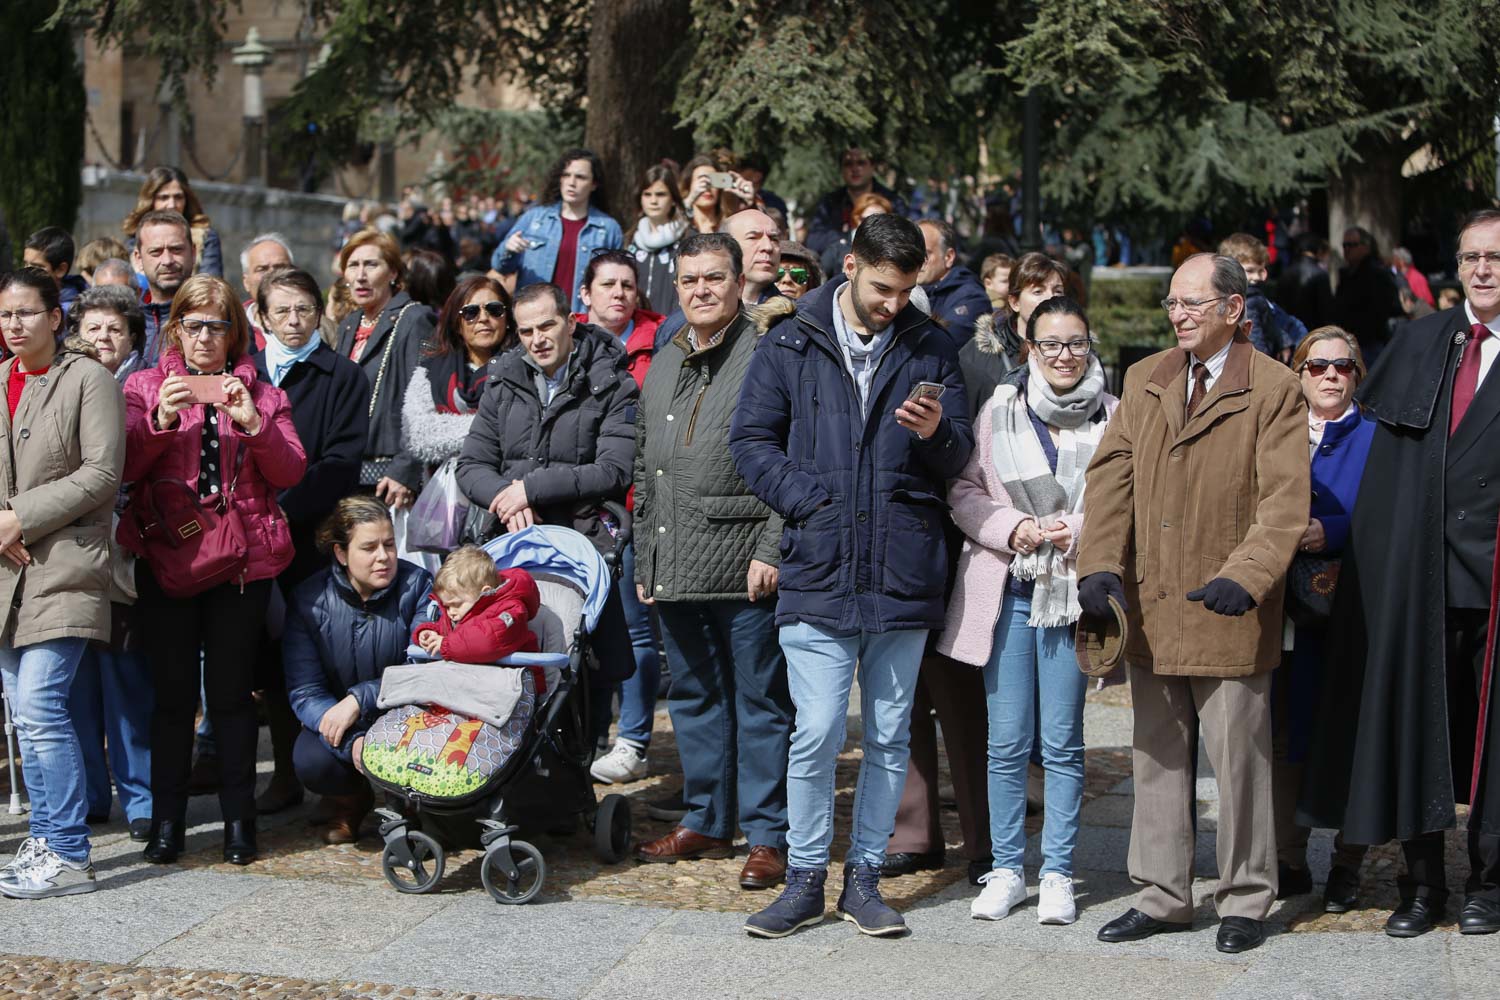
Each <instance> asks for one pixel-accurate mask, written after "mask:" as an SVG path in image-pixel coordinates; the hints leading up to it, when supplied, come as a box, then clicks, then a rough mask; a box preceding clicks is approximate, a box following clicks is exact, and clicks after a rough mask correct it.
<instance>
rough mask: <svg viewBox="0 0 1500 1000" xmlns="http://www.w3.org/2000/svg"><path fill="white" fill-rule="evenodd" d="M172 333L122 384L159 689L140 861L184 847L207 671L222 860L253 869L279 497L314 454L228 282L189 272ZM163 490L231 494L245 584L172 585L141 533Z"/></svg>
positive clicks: (128, 520) (204, 496)
mask: <svg viewBox="0 0 1500 1000" xmlns="http://www.w3.org/2000/svg"><path fill="white" fill-rule="evenodd" d="M162 332H163V336H164V337H165V338H166V340H164V342H163V343H164V349H163V351H162V355H161V360H160V362H158V364H157V365H156V367H154V368H148V369H145V370H143V371H138V372H136V373H135V374H134V375H131V376H130V378H129V379H128V380H127V381H126V383H125V435H126V436H125V480H126V481H127V482H129V483H131V484H132V488H131V491H130V500H129V503H128V504H127V505H126V508H125V510H124V512H123V513H122V515H121V517H120V532H119V534H120V541H121V542H122V543H123V544H124V545H125V546H126V547H127V548H129V549H131V550H132V551H134V552H135V554H136V555H137V556H139V557H140V558H139V559H138V560H137V562H136V587H137V589H138V590H139V592H140V599H139V607H140V610H141V615H142V626H143V632H144V636H145V647H146V658H147V659H148V660H149V661H150V664H151V674H152V678H153V680H154V682H155V688H156V713H155V716H154V718H153V719H152V722H151V794H152V809H151V833H150V839H149V842H148V843H147V844H146V850H145V852H144V853H145V857H146V860H148V861H153V862H156V863H157V864H166V863H168V862H171V861H175V860H176V859H177V856H178V855H179V854H181V853H182V849H183V837H184V834H185V833H186V832H187V830H186V822H185V819H186V816H185V814H186V812H187V800H188V791H187V789H188V773H189V771H190V769H191V764H192V750H193V716H194V711H195V709H196V707H197V703H198V690H199V670H200V663H201V665H202V666H201V670H202V678H203V690H204V691H205V693H206V700H207V705H205V706H204V708H205V711H207V713H208V717H209V720H210V721H211V722H212V723H213V728H214V733H215V734H216V735H217V737H218V745H219V768H220V788H219V808H220V809H221V811H222V814H223V817H224V860H225V861H228V862H230V863H231V864H238V865H245V864H249V863H250V862H251V861H252V860H254V858H255V853H256V844H255V743H256V723H255V703H254V701H253V700H252V699H251V692H252V691H253V690H254V689H255V660H256V656H257V655H258V653H259V651H260V636H261V632H262V630H263V628H264V625H265V618H266V606H267V601H268V600H269V598H270V594H271V583H272V580H273V579H274V578H275V577H276V575H277V574H278V573H280V572H281V571H282V570H284V569H286V567H287V564H289V563H290V562H291V561H292V538H291V531H290V529H289V528H288V526H287V520H286V515H285V514H283V513H282V511H281V508H280V507H279V506H278V505H277V502H276V496H277V494H278V492H279V491H281V490H284V489H286V488H288V487H290V486H293V485H295V484H296V483H297V482H298V481H299V480H300V479H301V478H302V474H303V472H304V471H305V470H306V468H307V456H306V454H305V453H304V451H303V448H302V442H301V441H300V440H298V438H297V430H296V428H295V427H294V426H293V425H292V410H291V404H290V403H289V402H288V401H287V395H286V393H284V392H282V391H281V390H280V389H278V388H276V387H275V386H273V385H271V384H270V383H269V382H261V381H259V380H257V378H256V374H255V365H254V363H253V362H252V361H251V359H250V356H249V353H248V351H249V346H250V324H249V322H248V321H247V320H246V318H245V310H244V309H243V308H241V306H240V303H239V300H238V298H236V296H235V295H234V292H233V290H232V289H230V287H229V286H228V285H227V284H225V283H224V282H223V281H222V280H220V279H219V278H214V277H210V276H208V275H201V274H200V275H196V276H194V277H192V278H189V279H188V280H187V281H186V282H184V283H183V285H182V287H181V288H180V289H178V291H177V294H176V295H175V296H174V297H173V299H172V313H171V316H170V318H169V319H168V321H167V326H166V327H165V329H164V330H163V331H162ZM205 376H207V378H205ZM200 396H201V397H203V398H201V399H200ZM167 483H172V484H175V485H174V486H173V487H172V489H177V490H179V491H180V492H182V493H186V492H188V491H191V495H192V496H196V497H197V498H198V501H199V504H200V505H202V506H204V507H210V506H214V505H216V504H217V503H222V502H224V500H223V498H225V497H228V503H230V504H232V505H233V508H234V510H235V511H236V512H237V513H238V514H239V519H240V522H241V524H242V525H243V526H244V532H245V541H246V549H247V555H248V559H247V562H246V563H245V565H244V568H243V569H242V570H241V572H240V573H239V575H238V576H237V577H236V578H234V579H232V580H228V581H226V582H223V583H219V584H217V585H215V586H211V587H208V588H206V589H203V590H200V591H197V592H195V593H192V594H191V595H190V596H184V593H183V592H182V588H173V589H175V590H176V591H177V592H175V593H168V588H164V587H163V584H162V580H161V579H160V578H161V577H162V576H163V569H164V567H163V566H159V565H156V564H154V562H153V555H154V553H153V551H152V550H151V549H150V548H148V547H146V546H145V545H144V544H143V542H142V534H141V531H142V528H143V527H145V528H146V530H147V531H148V533H149V531H150V530H151V529H150V527H149V526H151V525H153V523H154V522H155V521H156V517H155V515H154V513H153V511H152V509H151V508H152V501H151V499H150V498H151V497H152V496H153V495H154V496H155V497H156V498H157V499H158V505H159V503H160V502H165V500H166V496H167V494H168V493H169V492H170V490H162V489H161V486H162V485H163V484H167ZM200 530H201V529H200Z"/></svg>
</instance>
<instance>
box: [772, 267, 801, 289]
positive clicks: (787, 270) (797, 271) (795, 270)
mask: <svg viewBox="0 0 1500 1000" xmlns="http://www.w3.org/2000/svg"><path fill="white" fill-rule="evenodd" d="M789 274H790V275H791V276H792V280H793V281H795V282H796V283H797V284H799V285H805V284H807V268H805V267H778V268H777V269H776V280H777V281H780V280H781V279H782V278H785V277H786V276H787V275H789Z"/></svg>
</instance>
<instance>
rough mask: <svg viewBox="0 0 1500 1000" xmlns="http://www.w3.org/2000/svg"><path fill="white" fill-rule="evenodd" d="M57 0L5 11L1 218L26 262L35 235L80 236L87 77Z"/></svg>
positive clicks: (15, 1) (0, 56) (15, 3)
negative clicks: (50, 230)
mask: <svg viewBox="0 0 1500 1000" xmlns="http://www.w3.org/2000/svg"><path fill="white" fill-rule="evenodd" d="M56 6H57V4H56V2H55V0H6V2H5V3H3V4H0V94H4V95H5V97H4V100H3V101H0V164H4V167H3V169H0V215H3V216H4V219H5V229H6V230H8V232H9V236H10V239H11V241H12V243H13V246H14V249H15V260H17V261H19V260H20V259H21V247H22V245H23V244H24V243H25V241H26V236H27V234H29V233H32V232H35V231H36V230H38V229H40V228H42V227H43V226H62V227H63V228H65V229H72V227H73V223H74V222H75V221H76V220H77V218H78V206H79V204H80V203H81V200H82V190H83V186H82V181H81V178H80V175H79V168H80V167H81V166H82V164H83V110H84V93H83V73H82V71H81V69H80V68H79V65H78V58H77V55H76V53H75V52H74V49H73V38H72V35H71V33H70V32H69V31H68V30H67V29H66V28H65V27H50V28H44V25H46V23H47V20H48V18H49V17H50V16H51V15H52V13H53V9H54V8H55V7H56Z"/></svg>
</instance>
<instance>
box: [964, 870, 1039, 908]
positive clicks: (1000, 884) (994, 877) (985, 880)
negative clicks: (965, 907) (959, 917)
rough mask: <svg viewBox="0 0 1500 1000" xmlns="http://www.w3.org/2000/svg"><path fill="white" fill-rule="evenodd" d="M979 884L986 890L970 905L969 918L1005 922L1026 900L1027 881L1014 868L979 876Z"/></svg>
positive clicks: (982, 890)
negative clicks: (1012, 911)
mask: <svg viewBox="0 0 1500 1000" xmlns="http://www.w3.org/2000/svg"><path fill="white" fill-rule="evenodd" d="M979 884H980V885H982V886H984V888H983V889H981V890H980V891H979V896H978V898H976V899H975V900H974V902H972V903H970V904H969V916H971V917H973V918H974V919H975V920H1004V919H1005V918H1006V916H1007V915H1009V913H1010V911H1011V910H1012V909H1014V908H1015V906H1016V904H1017V903H1020V902H1022V901H1023V900H1025V899H1026V880H1025V879H1023V878H1022V877H1021V873H1020V872H1018V871H1016V870H1015V869H1014V868H996V869H995V870H994V871H992V872H988V873H987V874H984V875H981V876H979Z"/></svg>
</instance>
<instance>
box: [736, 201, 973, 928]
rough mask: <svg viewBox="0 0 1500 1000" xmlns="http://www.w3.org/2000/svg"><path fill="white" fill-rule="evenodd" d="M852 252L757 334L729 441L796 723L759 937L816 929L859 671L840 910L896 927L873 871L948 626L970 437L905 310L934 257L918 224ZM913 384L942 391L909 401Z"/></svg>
mask: <svg viewBox="0 0 1500 1000" xmlns="http://www.w3.org/2000/svg"><path fill="white" fill-rule="evenodd" d="M852 250H853V252H852V253H851V254H850V255H849V257H848V258H846V260H845V265H844V277H845V278H846V279H847V280H840V281H837V282H834V283H832V284H828V285H825V286H823V287H822V288H819V289H817V290H816V291H814V292H812V293H809V294H808V295H806V296H804V297H803V298H802V300H801V301H800V302H799V303H798V308H797V312H796V314H795V315H794V316H792V317H788V318H787V319H785V320H783V321H782V322H781V323H779V324H777V325H776V326H774V327H772V328H771V330H770V331H769V332H768V333H767V334H766V337H765V339H764V341H763V342H762V343H761V345H760V347H759V349H757V351H756V354H755V358H754V360H752V361H751V363H750V370H749V372H748V373H747V374H746V376H745V380H744V383H743V388H742V389H741V393H740V402H739V406H738V408H737V409H736V411H735V416H734V422H733V424H732V427H731V431H730V436H729V441H730V445H729V447H730V450H731V452H732V453H733V455H734V460H735V466H736V467H737V468H738V470H739V472H740V475H741V476H743V477H744V479H745V482H746V484H747V485H748V486H749V487H750V489H751V490H752V491H753V492H754V493H755V494H756V496H758V497H760V498H761V499H762V500H764V501H765V502H766V504H768V505H769V506H770V507H771V508H772V509H773V510H775V511H776V512H777V513H778V514H781V515H782V516H783V517H784V518H785V520H786V528H785V531H784V532H783V535H782V540H781V577H780V597H779V600H778V602H777V606H776V624H777V625H778V626H779V627H780V638H781V647H782V650H783V651H784V652H785V653H786V659H787V669H788V677H789V681H790V687H791V692H792V700H793V702H794V703H795V705H796V708H797V721H796V730H795V732H794V733H793V735H792V746H791V752H790V754H789V758H788V768H787V772H788V773H787V809H788V817H787V818H788V822H789V826H790V829H789V831H788V834H787V846H788V857H787V864H788V868H787V875H786V879H787V885H786V891H785V892H783V893H782V896H781V898H780V899H778V900H777V901H776V902H775V903H773V904H772V905H771V906H770V907H768V908H767V909H765V910H763V911H761V912H760V913H758V914H756V915H755V916H753V917H751V918H750V920H749V922H748V923H747V924H746V930H748V931H749V932H750V933H751V934H755V935H758V936H762V937H782V936H785V935H786V934H790V933H791V932H792V931H794V930H796V929H797V928H799V927H802V926H805V925H808V924H812V923H816V922H817V921H819V920H821V919H822V915H823V878H824V873H825V868H826V866H827V864H828V857H829V847H830V842H831V841H832V839H833V796H832V789H833V767H834V762H835V760H836V758H837V756H838V754H839V751H840V750H841V749H842V743H843V734H844V719H845V715H846V713H847V711H848V703H849V691H850V686H851V683H852V682H853V680H854V671H855V668H856V665H857V666H858V669H859V680H860V691H861V696H862V698H863V702H864V704H863V720H864V763H863V765H862V766H861V768H860V777H859V792H858V799H859V809H858V811H857V814H856V816H855V817H854V830H853V833H852V845H851V849H850V851H849V855H848V857H847V861H846V865H845V868H844V891H843V894H842V895H841V896H840V898H839V904H838V909H839V912H840V913H841V914H842V915H843V916H844V917H845V918H846V919H849V920H852V921H853V922H854V923H855V924H856V925H858V927H859V929H860V930H861V931H863V932H864V933H866V934H874V935H881V936H884V935H892V934H899V933H901V932H903V931H904V930H905V929H906V925H905V922H904V921H903V920H902V918H901V915H900V914H898V913H896V911H895V910H892V909H891V908H890V907H888V906H886V905H885V903H884V902H882V901H881V899H880V892H879V877H880V864H881V861H882V860H883V859H884V857H885V846H886V842H887V840H889V838H890V835H891V829H892V826H893V825H894V823H895V816H896V806H897V803H898V802H899V800H900V798H901V789H902V785H903V783H904V782H905V778H906V761H907V729H908V723H909V721H910V715H911V703H912V695H913V693H914V690H915V687H916V680H917V668H918V666H919V664H920V662H921V659H922V649H923V645H924V644H925V642H926V639H927V633H928V630H929V629H932V628H937V627H940V625H941V623H942V620H943V587H944V583H945V582H946V575H947V567H948V556H947V550H946V543H945V540H944V534H943V521H944V519H945V518H946V517H947V513H946V512H947V504H946V503H945V501H944V495H945V484H946V482H947V480H948V479H949V478H951V477H953V476H956V475H958V473H959V471H960V470H961V469H962V468H963V466H964V463H965V462H966V461H967V460H968V458H969V453H970V451H971V450H972V449H973V445H974V435H973V429H972V428H971V427H970V425H969V418H968V409H967V407H966V406H965V405H964V388H963V379H962V377H961V376H960V374H959V368H958V355H957V353H956V352H955V350H954V348H953V345H952V342H951V341H950V340H949V338H948V336H947V335H946V334H945V333H944V332H943V331H942V330H940V329H939V328H938V327H937V326H935V325H934V324H933V323H932V321H931V320H929V319H928V318H927V316H926V315H925V314H924V313H922V312H921V310H919V309H917V308H916V307H914V306H912V305H910V304H909V301H908V300H909V298H910V295H911V290H912V288H913V287H915V285H916V283H917V275H918V272H919V271H920V269H921V267H922V262H923V260H924V258H925V257H926V253H927V251H926V247H925V246H924V245H923V241H922V234H921V232H920V231H919V230H918V229H917V227H916V225H915V224H913V223H912V222H911V221H909V220H907V219H903V218H901V217H900V216H897V215H880V216H875V217H872V218H870V219H867V220H865V222H863V223H862V224H861V225H860V228H859V230H858V231H857V232H856V233H855V236H854V244H853V247H852ZM921 383H935V384H933V385H930V386H927V387H925V390H926V391H927V392H928V393H929V395H927V396H925V397H922V398H914V397H919V396H921V394H922V393H923V391H924V389H923V388H922V387H920V384H921ZM945 403H946V405H945Z"/></svg>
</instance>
